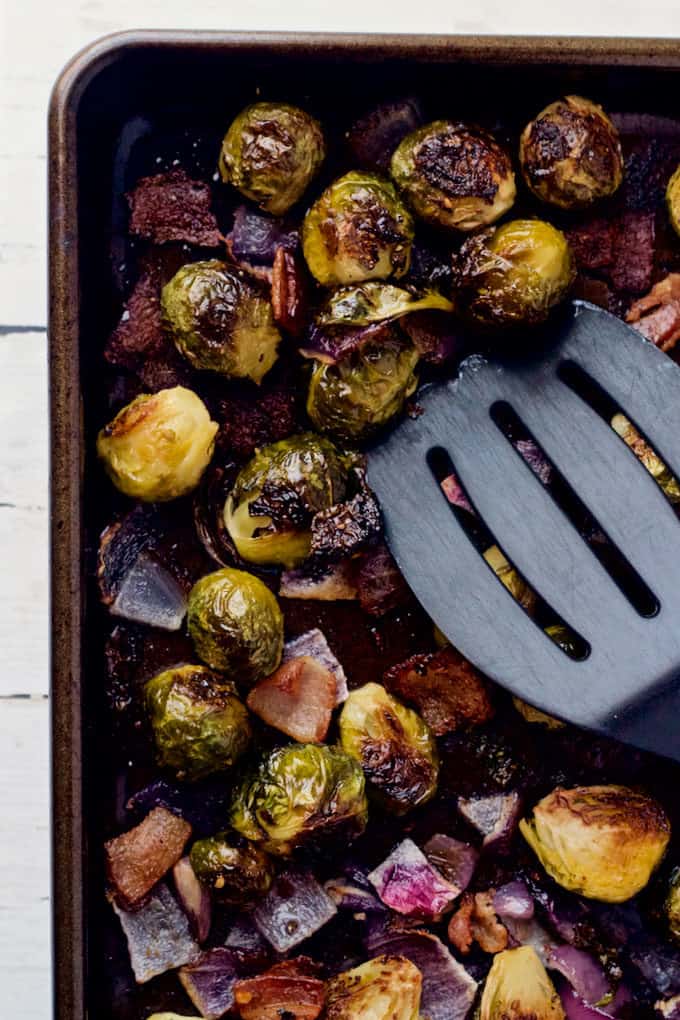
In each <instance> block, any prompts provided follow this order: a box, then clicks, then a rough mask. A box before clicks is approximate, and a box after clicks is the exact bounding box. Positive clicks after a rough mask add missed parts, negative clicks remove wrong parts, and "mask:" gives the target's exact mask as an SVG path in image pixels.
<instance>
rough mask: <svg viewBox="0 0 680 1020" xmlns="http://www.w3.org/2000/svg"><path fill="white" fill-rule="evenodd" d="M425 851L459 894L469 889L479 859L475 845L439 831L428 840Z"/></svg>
mask: <svg viewBox="0 0 680 1020" xmlns="http://www.w3.org/2000/svg"><path fill="white" fill-rule="evenodd" d="M423 852H424V854H425V856H426V857H427V859H428V861H429V862H430V864H431V865H432V867H433V868H435V870H436V871H437V872H438V873H439V874H440V875H441V876H442V878H444V879H445V881H447V882H448V883H449V884H450V885H451V886H453V887H454V888H455V889H457V890H458V892H457V895H460V893H462V892H464V891H465V890H466V889H467V887H468V885H469V884H470V879H471V878H472V876H473V874H474V870H475V868H476V867H477V861H478V860H479V852H478V851H477V850H475V848H474V847H473V846H471V845H470V844H469V843H463V842H462V841H461V840H459V839H453V838H452V837H451V836H445V835H443V834H442V833H437V834H436V835H434V836H432V838H431V839H429V840H428V841H427V843H426V844H425V846H424V847H423Z"/></svg>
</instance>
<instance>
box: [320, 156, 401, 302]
mask: <svg viewBox="0 0 680 1020" xmlns="http://www.w3.org/2000/svg"><path fill="white" fill-rule="evenodd" d="M412 241H413V220H412V219H411V214H410V212H409V211H408V209H407V208H406V206H405V205H404V203H403V202H402V201H401V199H400V198H399V196H398V195H397V192H396V190H395V187H394V185H393V184H392V182H391V181H389V180H387V179H385V178H383V177H379V176H378V175H377V174H370V173H365V172H363V171H359V170H352V171H350V173H348V174H345V176H344V177H340V178H338V180H337V181H334V182H333V184H331V185H330V186H329V187H328V188H326V190H325V191H324V193H323V194H322V195H321V196H320V198H318V199H317V200H316V202H315V203H314V205H313V206H312V208H311V209H310V210H309V212H308V213H307V215H306V216H305V219H304V222H303V224H302V251H303V253H304V256H305V259H306V261H307V265H308V266H309V269H310V271H311V273H312V276H314V277H315V279H317V280H318V281H319V283H322V284H323V285H324V286H325V287H336V286H338V285H340V284H346V283H358V282H360V281H361V280H386V279H387V277H388V276H397V277H399V276H403V275H404V273H406V272H407V271H408V267H409V265H410V261H411V243H412Z"/></svg>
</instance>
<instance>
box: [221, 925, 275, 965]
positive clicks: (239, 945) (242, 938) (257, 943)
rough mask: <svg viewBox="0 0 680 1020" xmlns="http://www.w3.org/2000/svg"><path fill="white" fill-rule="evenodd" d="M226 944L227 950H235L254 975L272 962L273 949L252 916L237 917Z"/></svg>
mask: <svg viewBox="0 0 680 1020" xmlns="http://www.w3.org/2000/svg"><path fill="white" fill-rule="evenodd" d="M224 944H225V946H226V947H227V949H233V950H234V952H235V954H236V956H237V957H238V959H239V961H240V962H241V963H242V964H243V966H244V968H245V967H247V968H248V969H249V970H251V971H252V972H253V973H257V972H258V971H261V970H266V968H267V967H268V966H269V965H270V963H271V962H272V958H273V953H272V947H271V946H270V945H269V943H268V942H267V940H266V939H265V938H264V936H263V935H261V934H260V932H259V931H258V930H257V928H256V927H255V922H254V921H253V919H252V917H251V916H250V914H241V915H239V916H238V917H236V919H235V920H234V923H233V924H232V926H231V928H230V929H229V934H228V935H227V937H226V939H225V940H224Z"/></svg>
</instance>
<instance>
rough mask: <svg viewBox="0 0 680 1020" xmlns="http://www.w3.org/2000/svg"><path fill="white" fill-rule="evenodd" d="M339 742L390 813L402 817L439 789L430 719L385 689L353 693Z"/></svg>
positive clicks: (372, 685) (344, 713) (345, 709)
mask: <svg viewBox="0 0 680 1020" xmlns="http://www.w3.org/2000/svg"><path fill="white" fill-rule="evenodd" d="M339 726H340V743H341V745H342V748H343V750H344V751H346V752H347V754H350V755H352V757H353V758H356V759H357V761H358V762H359V763H360V764H361V767H362V768H363V770H364V774H365V776H366V779H367V780H368V782H369V784H370V786H371V787H372V788H373V790H374V791H375V792H376V793H377V795H378V797H379V798H380V800H381V801H382V802H383V803H384V804H385V806H386V807H388V808H389V809H390V810H391V811H394V812H395V813H396V814H403V813H404V812H405V811H410V810H411V808H414V807H418V805H419V804H424V803H426V801H428V800H430V799H431V798H432V797H433V796H434V794H435V791H436V789H437V778H438V776H439V757H438V754H437V744H436V742H435V739H434V737H433V736H432V733H431V731H430V728H429V726H428V725H427V723H426V722H425V720H424V719H423V718H422V717H421V716H419V715H418V713H417V712H414V711H413V709H411V708H407V707H406V706H405V705H403V704H402V703H401V702H400V701H398V700H397V699H396V698H394V697H393V696H392V695H391V694H389V693H388V692H387V691H386V690H385V688H384V687H383V686H382V685H381V684H375V683H368V684H364V686H363V687H359V688H358V690H354V691H351V692H350V694H349V697H348V698H347V700H346V702H345V704H344V705H343V707H342V712H341V714H340V722H339Z"/></svg>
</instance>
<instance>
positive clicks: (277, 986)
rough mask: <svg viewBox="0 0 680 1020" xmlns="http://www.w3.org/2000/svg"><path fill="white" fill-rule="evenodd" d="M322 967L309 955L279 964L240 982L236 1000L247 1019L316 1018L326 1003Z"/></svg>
mask: <svg viewBox="0 0 680 1020" xmlns="http://www.w3.org/2000/svg"><path fill="white" fill-rule="evenodd" d="M318 974H319V967H318V964H316V963H314V962H313V960H310V959H309V958H308V957H306V956H298V957H296V958H295V959H293V960H284V961H283V962H282V963H277V964H275V965H274V966H273V967H271V968H270V970H268V971H265V973H264V974H259V975H258V976H257V977H253V978H247V979H246V980H244V981H239V982H238V983H237V984H236V985H235V986H234V1003H235V1005H236V1008H237V1009H238V1011H239V1013H240V1014H241V1017H242V1018H243V1020H281V1017H286V1018H287V1020H316V1017H318V1015H319V1013H320V1012H321V1010H322V1009H323V1006H324V999H325V994H324V983H323V981H321V980H320V979H319V977H318Z"/></svg>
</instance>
